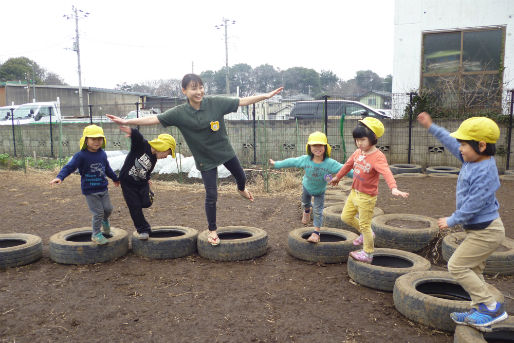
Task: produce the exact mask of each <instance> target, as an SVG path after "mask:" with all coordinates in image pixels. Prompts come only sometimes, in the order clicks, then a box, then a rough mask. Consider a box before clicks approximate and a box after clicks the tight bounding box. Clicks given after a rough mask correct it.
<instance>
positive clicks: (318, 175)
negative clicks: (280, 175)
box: [275, 155, 343, 195]
mask: <svg viewBox="0 0 514 343" xmlns="http://www.w3.org/2000/svg"><path fill="white" fill-rule="evenodd" d="M342 166H343V165H342V164H341V163H339V162H337V161H336V160H333V159H331V158H329V157H327V158H325V160H324V161H323V162H321V163H314V162H312V160H311V157H310V156H309V155H303V156H300V157H293V158H287V159H285V160H283V161H276V162H275V168H277V169H279V168H302V169H305V175H304V176H303V179H302V185H303V186H304V187H305V189H306V190H307V192H309V194H311V195H321V194H323V193H325V189H326V188H327V181H326V180H325V175H327V174H335V173H337V172H338V171H339V169H341V167H342Z"/></svg>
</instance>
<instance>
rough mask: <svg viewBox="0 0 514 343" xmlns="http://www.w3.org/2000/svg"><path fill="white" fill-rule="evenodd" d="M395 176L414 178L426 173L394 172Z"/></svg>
mask: <svg viewBox="0 0 514 343" xmlns="http://www.w3.org/2000/svg"><path fill="white" fill-rule="evenodd" d="M394 177H395V178H399V177H400V178H403V177H416V178H422V177H427V175H426V174H423V173H401V174H396V175H395V176H394Z"/></svg>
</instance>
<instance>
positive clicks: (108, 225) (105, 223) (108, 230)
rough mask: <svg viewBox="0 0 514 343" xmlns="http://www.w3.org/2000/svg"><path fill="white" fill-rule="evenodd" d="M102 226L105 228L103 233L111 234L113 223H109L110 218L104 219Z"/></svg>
mask: <svg viewBox="0 0 514 343" xmlns="http://www.w3.org/2000/svg"><path fill="white" fill-rule="evenodd" d="M102 228H103V233H104V234H106V235H110V234H111V223H109V220H103V221H102Z"/></svg>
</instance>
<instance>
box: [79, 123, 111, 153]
mask: <svg viewBox="0 0 514 343" xmlns="http://www.w3.org/2000/svg"><path fill="white" fill-rule="evenodd" d="M87 137H91V138H95V137H102V138H103V139H104V142H103V144H102V149H105V141H106V139H105V135H104V130H103V129H102V128H101V127H100V126H97V125H88V126H86V127H85V128H84V131H83V132H82V138H80V150H84V149H86V148H87V144H86V138H87Z"/></svg>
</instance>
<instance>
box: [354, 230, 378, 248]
mask: <svg viewBox="0 0 514 343" xmlns="http://www.w3.org/2000/svg"><path fill="white" fill-rule="evenodd" d="M371 233H373V239H375V233H374V232H373V231H372V232H371ZM362 243H364V236H363V235H362V233H361V235H360V236H359V237H357V238H355V239H354V240H353V245H362Z"/></svg>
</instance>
